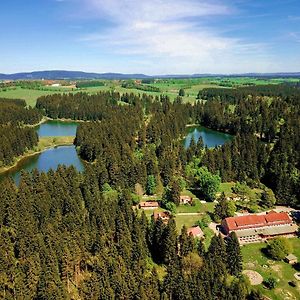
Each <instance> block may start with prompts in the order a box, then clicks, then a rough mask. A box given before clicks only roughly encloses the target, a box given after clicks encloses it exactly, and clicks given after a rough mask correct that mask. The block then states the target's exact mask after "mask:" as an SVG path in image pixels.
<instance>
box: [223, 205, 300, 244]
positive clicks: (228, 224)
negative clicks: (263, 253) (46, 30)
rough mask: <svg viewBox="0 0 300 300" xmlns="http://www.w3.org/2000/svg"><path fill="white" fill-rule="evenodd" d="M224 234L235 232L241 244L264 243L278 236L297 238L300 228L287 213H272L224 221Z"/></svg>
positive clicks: (231, 218)
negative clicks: (299, 228)
mask: <svg viewBox="0 0 300 300" xmlns="http://www.w3.org/2000/svg"><path fill="white" fill-rule="evenodd" d="M221 227H222V230H223V232H224V233H225V234H226V235H228V234H229V233H231V232H235V233H236V235H237V237H238V239H239V241H240V243H254V242H263V241H265V240H267V239H271V238H274V237H277V236H286V237H291V236H295V235H296V232H297V231H298V226H297V225H296V224H295V223H293V220H292V219H291V217H290V216H289V214H288V213H287V212H280V213H277V212H275V211H271V212H269V213H267V214H264V215H256V214H249V215H245V216H238V217H230V218H226V219H224V220H223V221H222V224H221Z"/></svg>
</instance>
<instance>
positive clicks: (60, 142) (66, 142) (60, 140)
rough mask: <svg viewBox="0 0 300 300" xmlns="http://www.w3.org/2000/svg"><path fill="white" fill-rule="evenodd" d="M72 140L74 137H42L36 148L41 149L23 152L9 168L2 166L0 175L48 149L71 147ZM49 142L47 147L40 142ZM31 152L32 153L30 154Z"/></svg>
mask: <svg viewBox="0 0 300 300" xmlns="http://www.w3.org/2000/svg"><path fill="white" fill-rule="evenodd" d="M71 138H72V139H73V141H74V137H44V138H40V141H39V144H38V145H37V147H41V149H39V150H36V151H34V150H33V149H31V150H28V151H27V152H25V153H24V154H23V155H20V156H18V157H16V158H15V159H16V161H15V162H14V163H13V164H12V165H9V166H3V167H0V175H3V174H4V173H6V172H8V171H10V170H11V169H14V168H16V167H17V166H18V164H20V163H21V162H22V161H23V160H25V159H27V158H29V157H32V156H35V155H38V154H41V153H42V152H44V151H46V150H50V149H52V148H53V149H54V148H57V147H63V146H72V145H73V141H71V140H70V139H71ZM46 139H47V140H50V139H52V143H51V144H49V145H44V146H43V144H41V143H42V142H45V140H46ZM54 139H56V140H57V142H55V141H54ZM32 151H33V152H32Z"/></svg>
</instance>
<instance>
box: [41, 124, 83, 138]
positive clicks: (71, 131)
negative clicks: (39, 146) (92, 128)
mask: <svg viewBox="0 0 300 300" xmlns="http://www.w3.org/2000/svg"><path fill="white" fill-rule="evenodd" d="M77 127H78V123H76V122H62V121H57V120H53V121H47V122H45V123H43V124H41V125H39V126H38V127H37V130H36V131H37V133H38V135H39V136H40V137H43V136H44V137H46V136H75V135H76V130H77Z"/></svg>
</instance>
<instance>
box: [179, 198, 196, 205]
mask: <svg viewBox="0 0 300 300" xmlns="http://www.w3.org/2000/svg"><path fill="white" fill-rule="evenodd" d="M192 202H193V198H192V197H191V196H180V204H190V205H191V204H192Z"/></svg>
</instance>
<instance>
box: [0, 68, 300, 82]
mask: <svg viewBox="0 0 300 300" xmlns="http://www.w3.org/2000/svg"><path fill="white" fill-rule="evenodd" d="M201 77H268V78H278V77H299V78H300V72H282V73H243V74H190V75H189V74H185V75H176V74H169V75H154V76H150V75H145V74H122V73H89V72H82V71H64V70H51V71H35V72H23V73H14V74H1V73H0V80H26V79H27V80H38V79H47V80H59V79H68V80H75V79H77V80H78V79H146V78H201Z"/></svg>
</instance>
